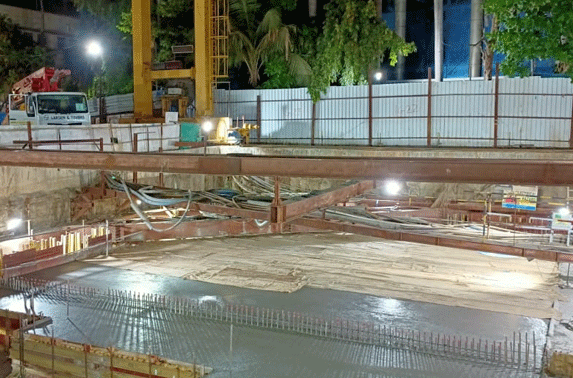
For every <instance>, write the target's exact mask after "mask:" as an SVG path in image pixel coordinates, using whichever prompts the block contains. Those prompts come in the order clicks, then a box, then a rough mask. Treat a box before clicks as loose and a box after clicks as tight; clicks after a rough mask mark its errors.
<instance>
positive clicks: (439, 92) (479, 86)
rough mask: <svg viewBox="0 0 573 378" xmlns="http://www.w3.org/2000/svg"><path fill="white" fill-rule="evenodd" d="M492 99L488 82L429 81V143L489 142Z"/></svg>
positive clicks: (471, 144) (479, 144)
mask: <svg viewBox="0 0 573 378" xmlns="http://www.w3.org/2000/svg"><path fill="white" fill-rule="evenodd" d="M493 103H494V96H493V84H492V82H489V81H483V80H472V81H469V80H456V81H444V82H433V83H432V145H433V146H456V147H491V146H493Z"/></svg>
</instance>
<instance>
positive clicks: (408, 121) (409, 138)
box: [372, 82, 428, 146]
mask: <svg viewBox="0 0 573 378" xmlns="http://www.w3.org/2000/svg"><path fill="white" fill-rule="evenodd" d="M372 97H373V99H372V117H373V122H372V123H373V125H372V126H373V127H372V134H373V145H384V146H416V145H425V144H426V114H427V101H428V100H427V84H426V83H419V82H415V83H398V84H393V83H387V84H380V85H373V88H372Z"/></svg>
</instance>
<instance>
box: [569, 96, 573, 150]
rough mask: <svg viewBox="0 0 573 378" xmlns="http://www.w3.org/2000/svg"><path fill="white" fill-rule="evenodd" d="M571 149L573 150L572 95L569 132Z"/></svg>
mask: <svg viewBox="0 0 573 378" xmlns="http://www.w3.org/2000/svg"><path fill="white" fill-rule="evenodd" d="M569 148H573V95H571V127H570V130H569Z"/></svg>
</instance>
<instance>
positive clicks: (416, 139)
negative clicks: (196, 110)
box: [217, 77, 573, 147]
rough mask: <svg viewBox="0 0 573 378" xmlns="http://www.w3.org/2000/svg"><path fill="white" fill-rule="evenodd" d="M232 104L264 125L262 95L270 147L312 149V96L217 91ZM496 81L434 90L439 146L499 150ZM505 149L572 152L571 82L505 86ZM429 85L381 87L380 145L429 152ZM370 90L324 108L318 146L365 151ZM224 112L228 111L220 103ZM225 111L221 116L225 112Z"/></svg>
mask: <svg viewBox="0 0 573 378" xmlns="http://www.w3.org/2000/svg"><path fill="white" fill-rule="evenodd" d="M217 93H218V94H220V96H219V97H218V99H219V101H223V100H222V98H223V97H226V98H227V99H228V101H231V104H230V106H229V108H230V109H231V112H230V113H231V116H233V117H235V118H236V117H242V116H243V115H244V116H245V120H246V121H247V122H249V121H252V122H253V123H254V122H255V121H256V97H257V95H259V94H260V95H261V100H262V102H261V115H262V137H263V141H265V142H272V143H303V144H307V143H309V142H310V128H311V118H312V102H311V101H310V97H309V95H308V93H307V90H306V88H299V89H284V90H246V91H222V90H218V91H217ZM494 93H495V80H491V81H484V80H482V79H478V80H451V81H444V82H435V81H434V82H433V83H432V109H431V110H432V111H431V113H432V119H431V126H432V135H431V136H432V145H434V146H458V147H491V146H493V139H494V102H495V94H494ZM499 93H500V94H499V97H498V104H499V112H498V115H499V118H498V145H499V146H514V147H517V146H534V147H567V146H568V141H569V135H570V127H571V108H572V104H573V96H572V94H573V89H572V86H571V83H570V81H569V80H568V79H566V78H538V77H533V78H525V79H518V78H515V79H510V78H505V77H503V78H501V79H500V87H499ZM427 94H428V83H427V81H414V82H408V83H396V84H393V83H384V84H374V85H373V100H372V105H373V109H372V116H373V120H372V125H373V144H374V145H388V146H420V145H426V134H427V112H428V108H427V106H428V96H427ZM367 96H368V87H367V86H348V87H331V88H330V89H329V90H328V93H327V94H326V95H324V96H323V98H322V100H321V101H319V103H318V105H317V109H316V110H317V113H316V123H315V142H316V144H348V145H354V144H355V145H362V144H366V143H367V140H368V98H367ZM217 106H223V105H222V103H218V105H217ZM218 111H219V110H218Z"/></svg>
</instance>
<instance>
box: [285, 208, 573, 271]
mask: <svg viewBox="0 0 573 378" xmlns="http://www.w3.org/2000/svg"><path fill="white" fill-rule="evenodd" d="M291 224H292V225H298V226H302V227H309V228H315V229H317V230H330V231H338V232H349V233H352V234H358V235H365V236H372V237H376V238H382V239H389V240H400V241H405V242H411V243H421V244H429V245H437V246H441V247H451V248H459V249H469V250H474V251H484V252H491V253H500V254H504V255H513V256H521V257H526V258H533V259H538V260H547V261H558V262H568V263H570V262H573V254H571V253H568V252H561V251H551V250H543V249H534V248H523V247H517V246H511V245H503V244H495V243H485V242H479V241H471V240H463V239H456V238H453V237H447V236H445V237H444V236H437V235H423V234H415V233H411V232H404V231H395V230H383V229H380V228H374V227H369V226H364V225H360V224H352V223H346V222H337V221H329V220H324V219H312V218H300V219H296V220H294V221H292V222H291Z"/></svg>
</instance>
